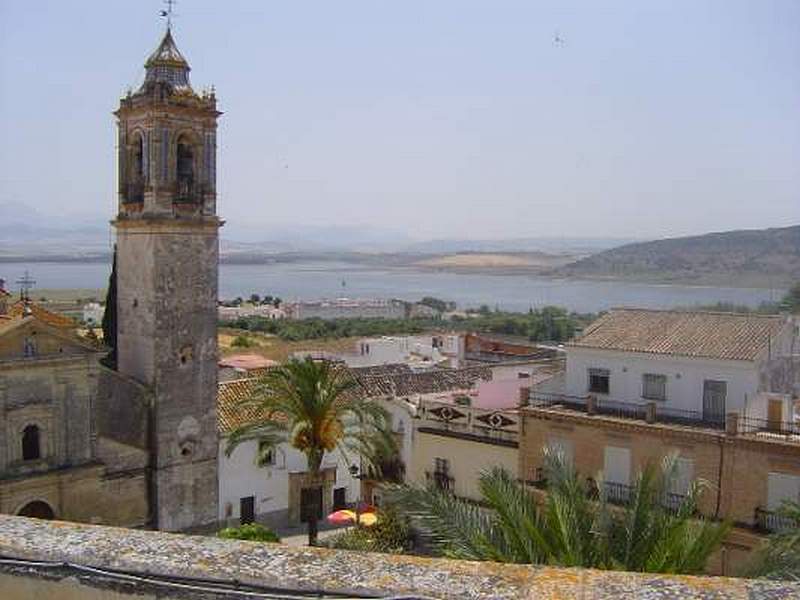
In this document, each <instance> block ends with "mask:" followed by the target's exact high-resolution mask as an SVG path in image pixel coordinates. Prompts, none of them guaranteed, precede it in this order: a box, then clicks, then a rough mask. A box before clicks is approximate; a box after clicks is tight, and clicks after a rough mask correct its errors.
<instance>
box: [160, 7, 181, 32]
mask: <svg viewBox="0 0 800 600" xmlns="http://www.w3.org/2000/svg"><path fill="white" fill-rule="evenodd" d="M177 3H178V1H177V0H164V4H166V5H167V10H162V11H161V12H159V16H160V17H162V18H165V19H166V20H167V31H169V30H170V29H172V17H174V16H175V12H174V11H173V10H172V9H173V8H174V6H175V5H176V4H177Z"/></svg>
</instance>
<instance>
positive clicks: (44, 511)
mask: <svg viewBox="0 0 800 600" xmlns="http://www.w3.org/2000/svg"><path fill="white" fill-rule="evenodd" d="M17 515H19V516H20V517H32V518H34V519H55V518H56V515H55V513H54V512H53V509H52V508H50V505H49V504H47V502H42V501H41V500H34V501H33V502H28V503H27V504H26V505H25V506H23V507H22V508H21V509H20V510H19V512H18V513H17Z"/></svg>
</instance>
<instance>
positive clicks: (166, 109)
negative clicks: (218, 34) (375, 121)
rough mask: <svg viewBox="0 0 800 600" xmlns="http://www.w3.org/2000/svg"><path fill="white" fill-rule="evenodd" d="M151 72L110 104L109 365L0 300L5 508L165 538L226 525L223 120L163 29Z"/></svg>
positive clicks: (35, 310) (148, 66) (25, 306)
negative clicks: (220, 472) (152, 531)
mask: <svg viewBox="0 0 800 600" xmlns="http://www.w3.org/2000/svg"><path fill="white" fill-rule="evenodd" d="M145 70H146V71H145V78H144V82H143V84H142V85H141V87H139V88H138V89H137V90H136V91H135V92H133V91H132V92H129V93H128V94H127V95H126V96H125V97H124V98H122V99H121V101H120V106H119V108H118V110H117V111H116V112H115V113H114V114H115V116H116V118H117V125H118V148H119V155H118V181H119V189H118V211H117V215H116V218H115V219H114V221H113V223H112V224H113V226H114V228H115V230H116V235H117V249H116V260H115V269H114V272H113V275H112V279H113V281H112V286H111V287H112V289H114V288H115V296H116V300H115V302H113V304H114V306H113V308H112V307H107V308H108V309H109V310H112V311H113V315H114V317H115V318H114V319H113V320H114V323H115V327H114V329H115V330H116V331H115V332H114V333H113V334H112V335H113V337H114V338H115V339H108V340H105V342H106V345H108V346H111V347H113V348H115V353H114V358H115V361H116V365H115V367H113V368H109V367H107V366H106V365H105V364H103V362H101V359H102V358H103V356H104V355H105V354H106V352H107V349H101V348H99V347H98V346H97V345H95V344H93V343H92V342H91V341H89V340H87V339H85V338H81V337H79V336H78V335H77V334H76V332H75V327H71V326H69V325H67V326H64V324H63V323H61V325H62V326H61V327H59V326H58V324H55V323H53V322H52V320H53V318H55V317H56V315H52V313H48V312H47V311H45V310H43V309H42V308H41V307H38V306H37V305H35V304H33V303H32V302H30V301H29V300H27V299H25V300H24V301H22V304H21V306H20V308H18V309H16V311H12V310H10V309H9V307H8V298H7V296H6V295H5V294H4V293H0V296H1V297H0V308H2V312H0V415H2V416H1V418H0V512H4V513H12V514H24V515H29V516H37V517H43V518H57V519H64V520H73V521H83V522H95V523H105V524H111V525H122V526H128V527H153V528H158V529H162V530H168V531H177V530H186V529H191V528H196V527H200V526H203V525H208V524H211V523H213V522H214V521H215V520H216V518H217V513H218V510H217V449H218V441H217V439H218V434H217V415H216V401H217V400H216V399H217V315H216V309H217V270H218V253H219V239H218V231H219V227H220V226H221V225H222V221H221V220H220V219H219V217H217V214H216V127H217V118H218V117H219V116H220V114H221V113H220V112H219V111H217V108H216V98H215V96H214V94H213V92H208V93H201V94H199V93H197V92H195V90H194V89H193V88H192V86H191V84H190V83H189V71H190V68H189V64H188V62H187V61H186V59H185V58H184V57H183V56H182V55H181V53H180V52H179V51H178V48H177V46H176V45H175V41H174V39H173V37H172V32H171V31H170V28H169V27H168V28H167V31H166V33H165V35H164V37H163V39H162V41H161V43H160V44H159V45H158V47H157V48H156V50H155V51H154V52H153V53H152V54H151V55H150V56H149V58H148V59H147V61H146V63H145ZM47 315H50V317H52V318H48V316H47Z"/></svg>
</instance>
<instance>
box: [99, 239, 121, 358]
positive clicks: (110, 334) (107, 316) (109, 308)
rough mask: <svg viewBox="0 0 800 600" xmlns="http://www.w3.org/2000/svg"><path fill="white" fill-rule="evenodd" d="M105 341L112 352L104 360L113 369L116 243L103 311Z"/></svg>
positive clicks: (115, 339) (115, 336)
mask: <svg viewBox="0 0 800 600" xmlns="http://www.w3.org/2000/svg"><path fill="white" fill-rule="evenodd" d="M101 326H102V328H103V343H104V344H105V345H106V346H107V347H109V348H111V352H109V353H108V356H106V357H105V359H104V360H103V362H104V363H105V364H106V365H107V366H109V367H111V368H112V369H116V368H117V246H116V244H115V245H114V257H113V259H112V261H111V275H109V277H108V291H107V292H106V307H105V311H103V322H102V324H101Z"/></svg>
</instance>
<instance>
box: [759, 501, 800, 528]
mask: <svg viewBox="0 0 800 600" xmlns="http://www.w3.org/2000/svg"><path fill="white" fill-rule="evenodd" d="M798 526H800V523H798V522H797V521H795V520H794V519H792V518H791V517H787V516H786V515H782V514H781V513H779V512H777V511H774V510H767V509H764V508H761V507H759V508H756V514H755V528H756V529H757V530H759V531H761V532H764V533H776V532H778V533H779V532H782V531H788V530H789V529H794V528H796V527H798Z"/></svg>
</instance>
